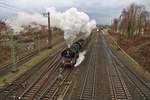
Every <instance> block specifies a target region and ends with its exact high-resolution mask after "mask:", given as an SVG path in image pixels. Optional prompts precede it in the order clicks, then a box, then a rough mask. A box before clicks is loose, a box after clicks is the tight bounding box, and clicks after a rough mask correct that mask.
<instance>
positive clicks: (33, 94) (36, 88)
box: [19, 57, 61, 100]
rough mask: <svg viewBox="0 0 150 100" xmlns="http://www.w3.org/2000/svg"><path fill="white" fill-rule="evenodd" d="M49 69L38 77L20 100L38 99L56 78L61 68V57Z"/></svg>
mask: <svg viewBox="0 0 150 100" xmlns="http://www.w3.org/2000/svg"><path fill="white" fill-rule="evenodd" d="M48 66H49V67H47V69H45V71H44V72H43V73H42V74H41V76H40V77H38V78H37V79H36V80H35V81H34V82H33V83H32V84H31V85H30V86H29V87H28V88H27V89H26V90H25V91H24V92H23V94H21V96H20V97H19V99H21V100H33V99H36V98H37V97H38V96H39V95H40V92H41V91H42V88H45V87H46V86H47V85H48V83H49V81H51V80H52V77H54V76H56V74H55V73H56V70H58V69H59V68H60V67H61V62H60V57H59V58H57V57H56V59H55V60H54V61H53V62H52V63H51V64H50V65H48Z"/></svg>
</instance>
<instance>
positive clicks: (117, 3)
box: [0, 0, 150, 24]
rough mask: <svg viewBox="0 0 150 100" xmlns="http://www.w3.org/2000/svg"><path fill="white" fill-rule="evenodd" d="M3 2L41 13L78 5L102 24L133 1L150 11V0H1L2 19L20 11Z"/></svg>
mask: <svg viewBox="0 0 150 100" xmlns="http://www.w3.org/2000/svg"><path fill="white" fill-rule="evenodd" d="M1 2H4V3H7V4H10V5H13V6H15V7H17V8H21V9H24V10H25V11H29V12H40V13H42V12H43V11H44V9H45V8H47V7H56V9H57V10H58V11H64V10H67V9H68V8H71V7H76V8H78V9H79V10H81V11H84V12H86V13H87V14H88V15H89V16H90V17H91V18H92V19H95V20H96V21H97V23H101V24H110V22H111V20H112V19H113V18H114V17H118V16H119V14H120V12H121V10H122V9H123V8H125V7H127V6H128V5H129V4H131V3H133V2H134V3H137V4H143V5H145V6H146V8H147V9H148V10H149V11H150V0H0V19H3V18H8V17H10V16H13V15H15V12H17V11H18V10H16V9H12V8H7V7H6V6H4V5H2V4H1ZM3 7H4V8H3Z"/></svg>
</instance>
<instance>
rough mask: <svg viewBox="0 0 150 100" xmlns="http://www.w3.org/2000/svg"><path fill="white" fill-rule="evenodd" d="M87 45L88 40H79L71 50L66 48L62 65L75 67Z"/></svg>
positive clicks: (62, 54)
mask: <svg viewBox="0 0 150 100" xmlns="http://www.w3.org/2000/svg"><path fill="white" fill-rule="evenodd" d="M85 44H86V40H84V39H79V40H78V41H76V42H74V43H73V44H72V45H71V46H70V48H66V49H65V50H64V51H63V52H62V53H61V56H62V64H63V66H70V67H72V66H74V65H75V64H76V61H77V59H78V57H79V52H80V51H81V49H82V48H83V47H84V45H85Z"/></svg>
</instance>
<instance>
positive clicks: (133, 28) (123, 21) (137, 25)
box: [111, 3, 150, 38]
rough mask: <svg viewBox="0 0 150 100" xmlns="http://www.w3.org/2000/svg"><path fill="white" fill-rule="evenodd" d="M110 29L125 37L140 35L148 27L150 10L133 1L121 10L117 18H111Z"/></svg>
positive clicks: (149, 24) (149, 25)
mask: <svg viewBox="0 0 150 100" xmlns="http://www.w3.org/2000/svg"><path fill="white" fill-rule="evenodd" d="M111 29H112V32H115V33H116V32H118V33H120V34H121V35H122V36H125V37H126V38H135V37H137V36H142V35H143V34H144V33H145V31H146V30H147V29H150V12H148V11H147V10H146V8H145V6H143V5H137V4H134V3H133V4H131V5H130V6H129V7H127V8H124V9H123V10H122V12H121V15H120V16H119V18H115V19H114V20H113V22H112V25H111ZM149 31H150V30H149Z"/></svg>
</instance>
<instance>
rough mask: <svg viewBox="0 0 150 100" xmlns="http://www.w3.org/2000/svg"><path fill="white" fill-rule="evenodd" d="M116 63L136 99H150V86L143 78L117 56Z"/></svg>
mask: <svg viewBox="0 0 150 100" xmlns="http://www.w3.org/2000/svg"><path fill="white" fill-rule="evenodd" d="M115 59H116V60H115V63H116V65H117V66H118V70H119V71H120V72H121V73H122V76H123V77H124V79H125V81H126V84H128V88H129V89H131V88H132V91H130V92H131V93H133V94H132V95H133V96H134V97H133V99H136V100H141V99H144V100H149V99H150V87H149V86H148V85H147V84H146V83H145V82H144V81H143V80H141V79H140V78H139V77H138V76H137V75H136V74H135V73H133V72H132V71H131V70H130V69H128V68H127V67H125V66H124V65H123V64H121V63H120V61H119V59H117V58H115Z"/></svg>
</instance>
